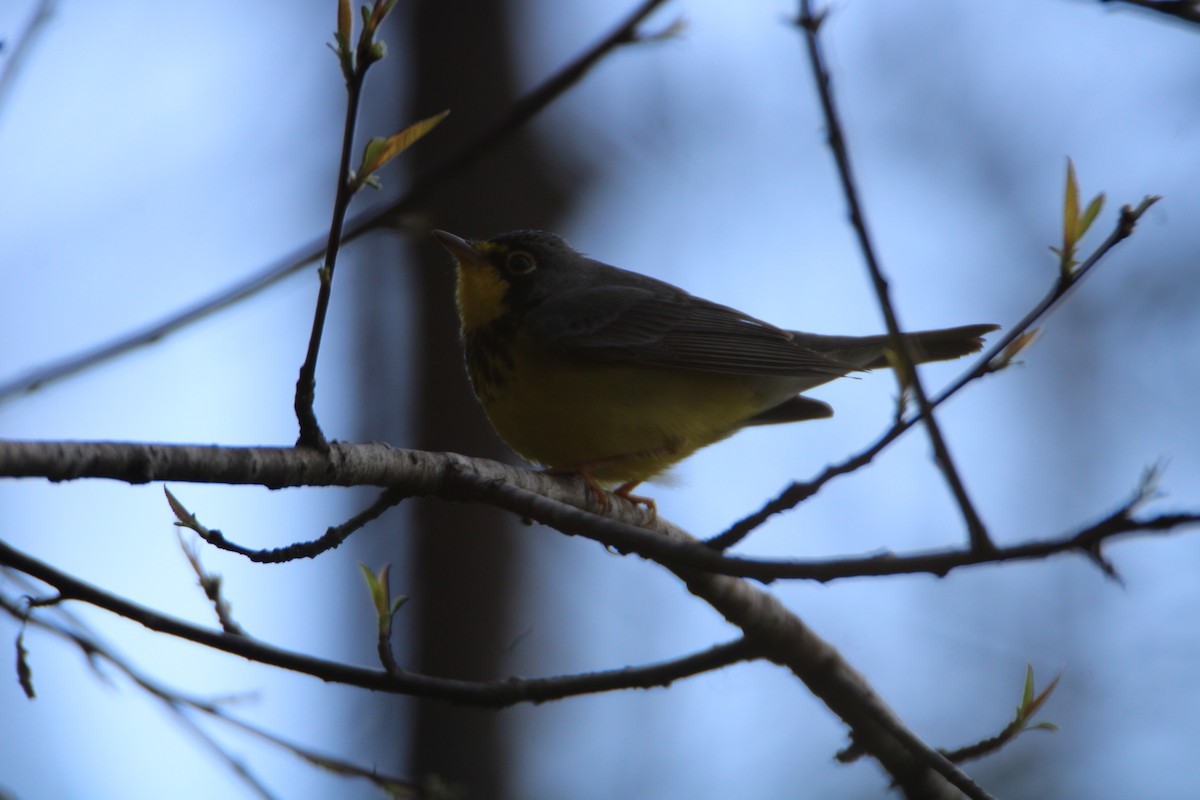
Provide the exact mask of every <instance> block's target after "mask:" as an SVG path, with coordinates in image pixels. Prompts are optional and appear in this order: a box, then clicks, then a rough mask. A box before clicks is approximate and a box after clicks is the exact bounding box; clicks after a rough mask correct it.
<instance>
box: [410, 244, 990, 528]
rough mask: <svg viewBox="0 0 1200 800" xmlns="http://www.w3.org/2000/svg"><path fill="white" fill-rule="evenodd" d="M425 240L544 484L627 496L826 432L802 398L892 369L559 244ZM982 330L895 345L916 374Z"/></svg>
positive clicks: (495, 407)
mask: <svg viewBox="0 0 1200 800" xmlns="http://www.w3.org/2000/svg"><path fill="white" fill-rule="evenodd" d="M433 236H434V237H435V238H436V239H437V240H438V242H440V243H441V245H442V247H444V248H445V249H446V250H447V251H448V252H449V253H450V255H451V256H453V258H454V260H455V262H456V281H455V283H456V291H455V294H456V299H457V304H458V313H459V321H460V323H461V331H460V332H461V339H462V344H463V351H464V356H465V361H466V367H467V373H468V376H469V378H470V381H471V385H472V387H473V389H474V391H475V395H476V396H477V397H478V399H479V402H480V404H481V405H482V406H483V410H484V413H485V414H486V415H487V417H488V419H489V420H490V421H491V424H492V426H493V427H494V428H495V430H496V433H497V434H498V435H499V436H500V438H501V439H503V440H504V442H505V443H506V444H507V445H508V446H509V447H510V448H511V449H512V450H513V451H514V452H516V453H517V455H519V456H521V457H522V458H524V459H525V460H526V461H529V462H531V463H532V464H535V465H537V466H540V467H543V468H545V469H546V470H547V471H548V472H550V473H553V474H579V475H581V476H583V478H584V480H585V481H586V482H587V484H588V486H589V487H591V489H592V491H593V492H594V493H595V494H596V497H597V498H598V499H599V500H600V502H601V505H602V507H607V496H606V495H605V493H604V487H614V486H615V487H616V488H615V491H614V494H616V495H617V496H619V497H622V498H625V499H627V500H629V501H631V502H634V503H638V504H643V505H646V506H647V508H648V509H649V510H650V512H651V514H653V513H654V512H655V506H654V501H653V500H652V499H651V498H647V497H642V496H638V495H633V494H631V492H632V491H633V489H634V488H635V487H637V486H638V485H639V484H641V483H642V482H644V481H649V480H652V479H655V478H659V477H661V476H662V475H663V474H664V473H665V472H666V471H668V470H669V469H670V468H671V467H673V466H674V465H675V464H677V463H678V462H680V461H682V460H683V459H685V458H687V457H688V456H690V455H692V454H693V453H695V452H696V451H697V450H699V449H700V448H703V447H707V446H708V445H711V444H714V443H715V442H719V441H721V440H722V439H725V438H726V437H728V436H731V435H732V434H734V433H736V432H738V431H739V430H741V429H743V428H747V427H752V426H758V425H776V424H781V423H787V422H800V421H804V420H813V419H821V418H825V417H830V416H832V415H833V409H832V408H831V407H830V406H829V405H828V404H827V403H824V402H822V401H821V400H817V399H814V398H811V397H807V396H806V395H804V394H803V393H804V392H807V391H808V390H810V389H813V388H814V387H817V386H820V385H821V384H824V383H827V382H829V381H832V380H834V379H836V378H840V377H843V376H845V375H848V374H850V373H853V372H858V371H863V370H870V369H876V368H882V367H888V366H891V364H892V360H891V359H890V357H889V355H888V352H889V349H890V348H891V341H890V339H889V337H888V335H887V334H882V335H875V336H829V335H821V334H815V333H804V332H801V331H794V330H787V329H784V328H780V327H776V326H775V325H772V324H770V323H768V322H764V321H763V320H760V319H757V318H755V317H753V316H751V315H749V314H746V313H743V312H741V311H738V310H736V309H734V308H730V307H729V306H725V305H722V304H720V303H715V302H713V301H711V300H705V299H703V298H700V297H696V296H695V295H692V294H689V293H688V292H687V291H685V290H683V289H681V288H679V287H677V286H674V285H672V284H670V283H666V282H665V281H661V280H657V279H655V278H652V277H650V276H647V275H643V274H640V273H637V272H632V271H629V270H625V269H621V268H619V267H614V266H611V265H609V264H604V263H602V262H600V261H596V260H594V259H592V258H589V257H587V256H586V255H583V254H582V253H579V252H577V251H576V250H574V249H573V248H572V247H571V246H570V245H569V244H567V242H566V241H565V240H564V239H563V238H562V237H560V236H558V235H556V234H553V233H549V232H547V231H539V230H518V231H512V232H510V233H504V234H501V235H499V236H495V237H493V238H490V239H486V240H467V239H464V238H462V237H459V236H456V235H454V234H452V233H448V232H446V231H441V230H435V231H434V232H433ZM998 328H999V326H997V325H990V324H977V325H963V326H959V327H954V328H944V329H939V330H927V331H919V332H913V333H906V334H904V343H905V347H906V348H907V349H908V351H909V353H910V355H911V357H912V360H913V362H914V363H924V362H927V361H943V360H950V359H955V358H959V357H961V356H965V355H968V354H970V353H974V352H977V351H979V350H980V349H982V347H983V337H984V335H986V334H987V333H989V332H991V331H994V330H997V329H998Z"/></svg>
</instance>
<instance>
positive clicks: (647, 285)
mask: <svg viewBox="0 0 1200 800" xmlns="http://www.w3.org/2000/svg"><path fill="white" fill-rule="evenodd" d="M638 277H643V276H638ZM638 284H641V285H617V286H612V285H607V286H593V287H588V288H582V289H575V290H570V291H567V292H563V293H560V294H556V295H554V296H553V297H552V298H549V299H547V300H546V301H545V302H543V303H542V304H541V305H539V306H538V307H536V308H535V309H533V310H531V311H530V312H529V313H528V314H527V315H526V318H525V321H524V322H525V325H526V326H527V327H528V328H529V329H530V331H531V332H532V333H533V334H534V335H535V337H536V338H537V339H538V340H539V341H543V342H546V343H547V344H549V345H550V346H551V347H552V348H554V349H556V350H558V351H559V352H563V353H568V354H571V355H574V356H579V357H584V358H594V359H597V360H602V361H631V362H634V363H639V364H649V365H655V366H664V367H674V368H677V369H693V370H701V371H705V372H721V373H727V374H739V375H790V376H818V375H821V376H824V375H827V376H829V377H830V378H832V377H836V376H840V375H845V374H846V373H847V372H850V371H853V370H856V369H859V367H858V366H856V365H855V364H853V363H850V362H846V361H841V360H839V359H837V358H835V357H833V356H831V355H826V354H824V353H822V352H820V351H818V350H815V349H813V348H811V347H807V346H805V345H803V344H801V343H800V342H799V341H797V339H796V338H795V337H794V336H793V334H792V333H791V332H789V331H785V330H782V329H780V328H776V327H774V326H773V325H770V324H768V323H766V322H763V321H762V320H759V319H755V318H754V317H751V316H749V315H748V314H743V313H741V312H740V311H737V310H735V309H732V308H729V307H727V306H723V305H719V304H717V303H713V302H710V301H708V300H703V299H701V298H698V297H694V296H692V295H690V294H687V293H686V292H684V291H683V290H682V289H677V288H675V287H673V286H670V285H669V284H662V283H659V282H658V281H654V280H653V279H649V278H644V283H643V282H642V281H638Z"/></svg>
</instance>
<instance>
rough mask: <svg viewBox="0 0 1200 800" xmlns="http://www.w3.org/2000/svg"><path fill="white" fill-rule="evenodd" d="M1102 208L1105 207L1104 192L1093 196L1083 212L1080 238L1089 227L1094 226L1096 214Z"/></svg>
mask: <svg viewBox="0 0 1200 800" xmlns="http://www.w3.org/2000/svg"><path fill="white" fill-rule="evenodd" d="M1102 208H1104V192H1101V193H1100V194H1098V195H1096V196H1095V197H1093V198H1092V202H1090V203H1088V207H1087V210H1085V211H1084V212H1083V217H1082V218H1081V219H1080V220H1079V236H1080V238H1083V235H1084V234H1085V233H1087V231H1088V228H1090V227H1092V223H1093V222H1095V221H1096V216H1097V215H1098V214H1099V213H1100V209H1102Z"/></svg>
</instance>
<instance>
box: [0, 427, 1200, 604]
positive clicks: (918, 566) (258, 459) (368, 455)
mask: <svg viewBox="0 0 1200 800" xmlns="http://www.w3.org/2000/svg"><path fill="white" fill-rule="evenodd" d="M0 477H42V478H49V479H50V480H53V481H62V480H73V479H79V478H111V479H115V480H121V481H125V482H128V483H147V482H150V481H179V482H194V483H229V484H242V485H260V486H267V487H270V488H282V487H285V486H356V485H368V486H381V487H390V488H391V490H392V492H393V494H392V495H390V496H389V502H390V500H394V499H396V498H398V497H401V496H405V497H415V496H432V497H439V498H441V499H443V500H450V501H455V502H471V503H489V504H491V505H494V506H496V507H498V508H503V509H506V510H509V511H513V512H515V513H517V514H521V515H522V516H525V517H528V518H530V519H534V520H537V521H538V522H542V523H544V524H546V525H550V526H551V527H554V528H556V529H558V530H560V531H563V532H564V533H569V534H575V535H579V536H584V537H586V538H589V539H592V540H594V541H597V542H600V543H602V544H604V545H605V546H606V547H611V548H615V549H617V550H620V551H622V552H634V553H637V554H638V555H640V556H642V557H644V558H648V559H651V560H654V561H657V562H660V563H662V564H664V565H667V566H670V567H672V568H680V569H692V570H700V571H705V572H710V573H714V574H721V575H728V576H731V577H741V578H751V579H754V580H758V581H763V582H770V581H774V580H780V579H805V580H817V581H831V580H836V579H839V578H852V577H862V576H867V575H901V574H910V573H930V574H933V575H939V576H940V575H945V574H946V573H948V572H950V571H951V570H954V569H957V568H959V567H964V566H968V565H972V564H990V563H999V562H1003V561H1017V560H1029V559H1037V558H1045V557H1047V556H1050V555H1055V554H1058V553H1069V552H1075V553H1084V554H1087V555H1089V556H1091V557H1093V558H1094V557H1095V555H1096V554H1098V553H1099V552H1100V550H1101V548H1102V546H1103V544H1104V543H1105V542H1107V541H1108V540H1110V539H1112V538H1115V537H1117V536H1121V535H1126V534H1139V533H1161V532H1169V531H1173V530H1176V529H1178V528H1181V527H1187V526H1191V525H1194V524H1196V523H1197V522H1198V521H1200V515H1197V514H1194V513H1178V514H1163V515H1160V516H1156V517H1144V518H1139V517H1136V516H1134V512H1135V511H1136V510H1137V507H1138V505H1139V504H1140V502H1141V497H1140V495H1139V496H1138V497H1135V498H1134V499H1133V500H1131V501H1129V502H1128V503H1126V504H1125V505H1123V506H1122V507H1121V508H1120V509H1118V510H1117V511H1116V512H1114V513H1113V514H1111V515H1109V516H1107V517H1105V518H1104V519H1102V520H1100V521H1099V522H1097V523H1095V524H1093V525H1090V526H1086V527H1084V528H1081V529H1079V530H1077V531H1074V532H1070V533H1067V534H1063V535H1060V536H1057V537H1053V538H1049V539H1044V540H1034V541H1030V542H1026V543H1022V544H1016V545H1010V546H1006V547H1000V548H997V549H995V550H994V551H992V552H979V551H976V550H974V549H970V548H962V549H956V548H949V549H945V550H936V551H929V552H923V553H914V554H910V555H902V556H900V555H893V554H884V555H872V556H866V557H858V558H846V559H831V560H814V561H799V560H773V559H756V558H743V557H737V556H728V555H723V554H722V553H720V552H717V551H715V550H713V549H712V548H710V547H708V546H706V545H705V544H704V543H702V542H699V541H697V540H696V539H694V538H693V537H691V536H690V535H688V534H686V533H684V532H683V531H680V530H679V529H678V528H676V527H674V526H673V525H671V524H670V523H669V522H667V521H666V520H664V519H662V518H659V519H657V520H656V521H655V522H654V523H653V525H652V526H651V527H650V528H647V527H643V523H644V517H645V512H644V511H643V510H642V509H641V508H640V507H636V506H634V505H632V504H631V503H626V502H618V501H615V500H614V501H613V502H610V503H609V508H608V509H607V510H604V509H601V508H600V505H599V502H598V501H597V500H596V498H595V496H594V495H593V494H592V492H591V491H590V490H589V489H588V487H587V486H586V484H585V483H584V482H583V481H582V480H577V479H574V478H560V477H555V476H551V475H545V474H542V473H540V472H533V471H530V470H523V469H519V468H516V467H512V466H509V465H506V464H501V463H499V462H495V461H489V460H487V459H473V458H468V457H467V456H461V455H458V454H455V453H433V452H425V451H419V450H400V449H396V448H392V447H389V446H387V445H384V444H376V443H372V444H346V443H344V442H336V443H334V444H333V445H332V446H331V449H330V453H329V455H328V456H324V455H322V454H320V453H318V452H316V451H313V450H308V449H297V448H290V447H275V448H272V447H240V448H223V447H214V446H200V445H165V444H156V445H149V444H122V443H117V442H12V441H0ZM664 534H665V535H664Z"/></svg>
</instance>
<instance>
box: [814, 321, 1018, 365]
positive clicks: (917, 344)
mask: <svg viewBox="0 0 1200 800" xmlns="http://www.w3.org/2000/svg"><path fill="white" fill-rule="evenodd" d="M999 328H1000V326H999V325H961V326H959V327H957V328H942V329H940V330H934V331H914V332H913V333H906V334H905V335H904V341H905V344H907V346H908V349H909V352H910V353H911V354H912V357H913V358H914V359H915V361H916V363H918V364H923V363H925V362H927V361H949V360H951V359H955V358H961V357H962V356H965V355H970V354H971V353H977V352H979V351H980V350H981V349H983V337H984V335H985V334H988V333H991V332H992V331H994V330H999ZM794 335H795V336H796V338H797V340H798V341H799V342H800V343H801V344H803V345H805V346H806V347H811V348H812V349H814V350H819V351H821V352H822V353H826V354H827V355H829V356H832V357H833V358H836V359H838V360H839V361H845V362H847V363H850V364H854V365H855V366H857V367H858V368H859V369H881V368H883V367H887V366H890V364H889V362H888V359H887V350H888V348H889V346H890V344H891V342H890V340H889V337H888V336H887V335H886V334H882V335H879V336H822V335H820V334H815V333H799V332H795V334H794Z"/></svg>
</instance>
